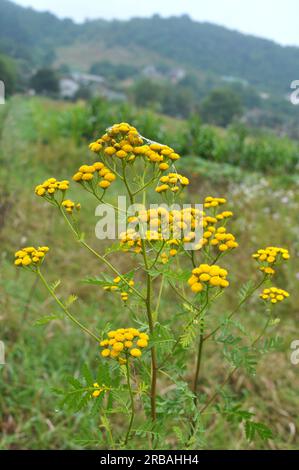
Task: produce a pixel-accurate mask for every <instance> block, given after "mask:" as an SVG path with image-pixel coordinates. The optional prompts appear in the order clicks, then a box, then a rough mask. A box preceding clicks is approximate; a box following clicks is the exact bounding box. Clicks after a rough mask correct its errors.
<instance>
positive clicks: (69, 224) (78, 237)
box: [58, 206, 145, 300]
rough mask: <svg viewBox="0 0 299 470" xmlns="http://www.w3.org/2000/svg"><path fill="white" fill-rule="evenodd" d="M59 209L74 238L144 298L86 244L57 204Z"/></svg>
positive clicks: (141, 297) (137, 293)
mask: <svg viewBox="0 0 299 470" xmlns="http://www.w3.org/2000/svg"><path fill="white" fill-rule="evenodd" d="M58 208H59V210H60V213H61V214H62V216H63V218H64V220H65V221H66V223H67V225H68V226H69V227H70V229H71V231H72V233H73V235H74V236H75V238H76V240H77V241H78V242H79V243H80V244H81V245H82V246H84V247H85V248H87V250H88V251H90V252H91V253H92V254H93V255H94V256H96V257H97V258H98V259H99V260H100V261H102V262H103V263H104V264H105V265H106V266H107V267H108V268H109V269H111V271H112V272H114V274H116V275H117V276H118V277H120V278H121V280H122V281H123V282H124V283H125V284H127V286H128V287H130V289H131V290H132V291H133V292H134V293H135V294H136V295H137V296H138V297H139V298H140V299H142V300H145V298H144V297H143V295H142V294H140V292H138V290H137V289H136V288H135V287H133V286H130V284H129V281H127V279H126V278H125V277H124V276H123V275H122V274H121V273H120V272H119V271H118V270H117V269H116V268H115V267H114V266H113V265H112V264H111V263H110V262H109V261H108V260H107V259H106V258H105V257H104V256H102V255H100V254H99V253H98V252H97V251H95V250H94V249H93V248H92V247H91V246H89V245H88V243H86V242H85V241H84V240H82V239H81V238H80V234H79V233H78V232H77V231H76V230H75V229H74V227H73V225H72V224H71V222H70V220H69V219H68V217H67V216H66V214H65V213H64V211H63V209H62V208H61V207H60V206H58Z"/></svg>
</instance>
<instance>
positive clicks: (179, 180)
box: [156, 173, 189, 193]
mask: <svg viewBox="0 0 299 470" xmlns="http://www.w3.org/2000/svg"><path fill="white" fill-rule="evenodd" d="M160 183H161V184H160V185H159V186H157V187H156V192H157V193H164V192H166V191H171V192H173V193H178V192H179V191H180V190H182V189H183V188H185V187H186V186H188V185H189V179H188V178H187V177H186V176H183V175H180V174H179V173H168V175H165V176H161V178H160Z"/></svg>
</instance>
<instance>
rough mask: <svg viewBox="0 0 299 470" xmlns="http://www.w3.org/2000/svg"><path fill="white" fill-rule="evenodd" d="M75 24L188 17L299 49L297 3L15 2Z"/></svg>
mask: <svg viewBox="0 0 299 470" xmlns="http://www.w3.org/2000/svg"><path fill="white" fill-rule="evenodd" d="M15 3H18V4H20V5H23V6H32V7H34V8H35V9H38V10H41V11H44V10H48V11H51V12H53V13H55V14H56V15H58V16H60V17H61V18H64V17H69V18H73V19H74V20H75V21H84V20H85V19H86V18H90V19H95V18H105V19H112V18H117V19H127V18H131V17H132V16H151V15H152V14H154V13H159V14H160V15H162V16H171V15H180V14H183V13H187V14H188V15H190V16H191V17H192V18H193V19H195V20H198V21H210V22H212V23H217V24H220V25H224V26H227V27H228V28H232V29H237V30H239V31H242V32H244V33H250V34H254V35H256V36H260V37H265V38H269V39H273V40H275V41H277V42H280V43H281V44H291V45H298V46H299V28H298V13H299V2H298V0H150V1H149V0H83V1H82V0H80V1H78V0H16V1H15Z"/></svg>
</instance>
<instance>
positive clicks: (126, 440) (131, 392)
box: [124, 359, 135, 446]
mask: <svg viewBox="0 0 299 470" xmlns="http://www.w3.org/2000/svg"><path fill="white" fill-rule="evenodd" d="M126 372H127V374H126V375H127V385H128V390H129V394H130V400H131V418H130V422H129V427H128V431H127V434H126V438H125V442H124V445H125V446H126V445H127V444H128V441H129V437H130V433H131V430H132V426H133V422H134V417H135V404H134V395H133V391H132V386H131V378H130V366H129V360H128V359H127V362H126Z"/></svg>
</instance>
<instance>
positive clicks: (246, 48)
mask: <svg viewBox="0 0 299 470" xmlns="http://www.w3.org/2000/svg"><path fill="white" fill-rule="evenodd" d="M136 13H138V12H136ZM86 42H89V43H90V42H93V43H94V45H95V46H96V45H97V44H100V45H101V47H102V48H103V47H105V48H107V50H109V49H110V48H114V50H115V47H122V48H124V47H126V48H132V47H136V48H137V49H136V50H137V51H138V52H137V53H138V54H142V56H143V58H144V56H146V55H147V54H148V55H149V56H150V55H152V54H153V53H155V56H157V55H158V56H159V58H160V60H161V62H163V60H165V59H167V60H169V59H171V61H172V62H175V63H177V64H178V65H179V66H185V67H188V68H190V69H194V70H202V71H204V72H205V73H211V74H213V75H217V76H230V77H231V76H233V77H236V78H240V79H243V80H246V81H248V82H249V83H251V84H252V85H255V86H258V87H260V88H264V89H270V90H272V91H277V92H278V93H280V94H282V93H283V92H284V91H286V90H287V89H288V88H289V84H290V82H291V81H292V80H294V79H296V78H298V68H299V48H296V47H283V46H280V45H278V44H276V43H274V42H272V41H268V40H264V39H260V38H257V37H253V36H248V35H244V34H241V33H239V32H237V31H232V30H229V29H226V28H223V27H220V26H216V25H213V24H209V23H199V22H195V21H193V20H191V19H190V18H189V17H188V16H181V17H171V18H167V19H165V18H161V17H159V16H157V15H155V16H153V17H152V18H148V19H145V18H135V19H132V20H130V21H103V20H95V21H88V22H85V23H83V24H76V23H74V22H73V21H71V20H68V19H67V20H60V19H58V18H57V17H55V16H54V15H52V14H50V13H40V12H36V11H34V10H33V9H29V8H23V7H20V6H18V5H16V4H14V3H12V2H10V1H8V0H0V52H2V53H6V54H7V55H10V56H12V57H15V58H18V59H22V60H23V61H28V62H32V63H35V64H37V65H40V64H41V63H43V64H44V63H49V62H50V61H51V60H54V58H55V51H56V49H57V47H59V46H65V45H72V44H74V45H75V44H78V43H80V44H82V43H86Z"/></svg>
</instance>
